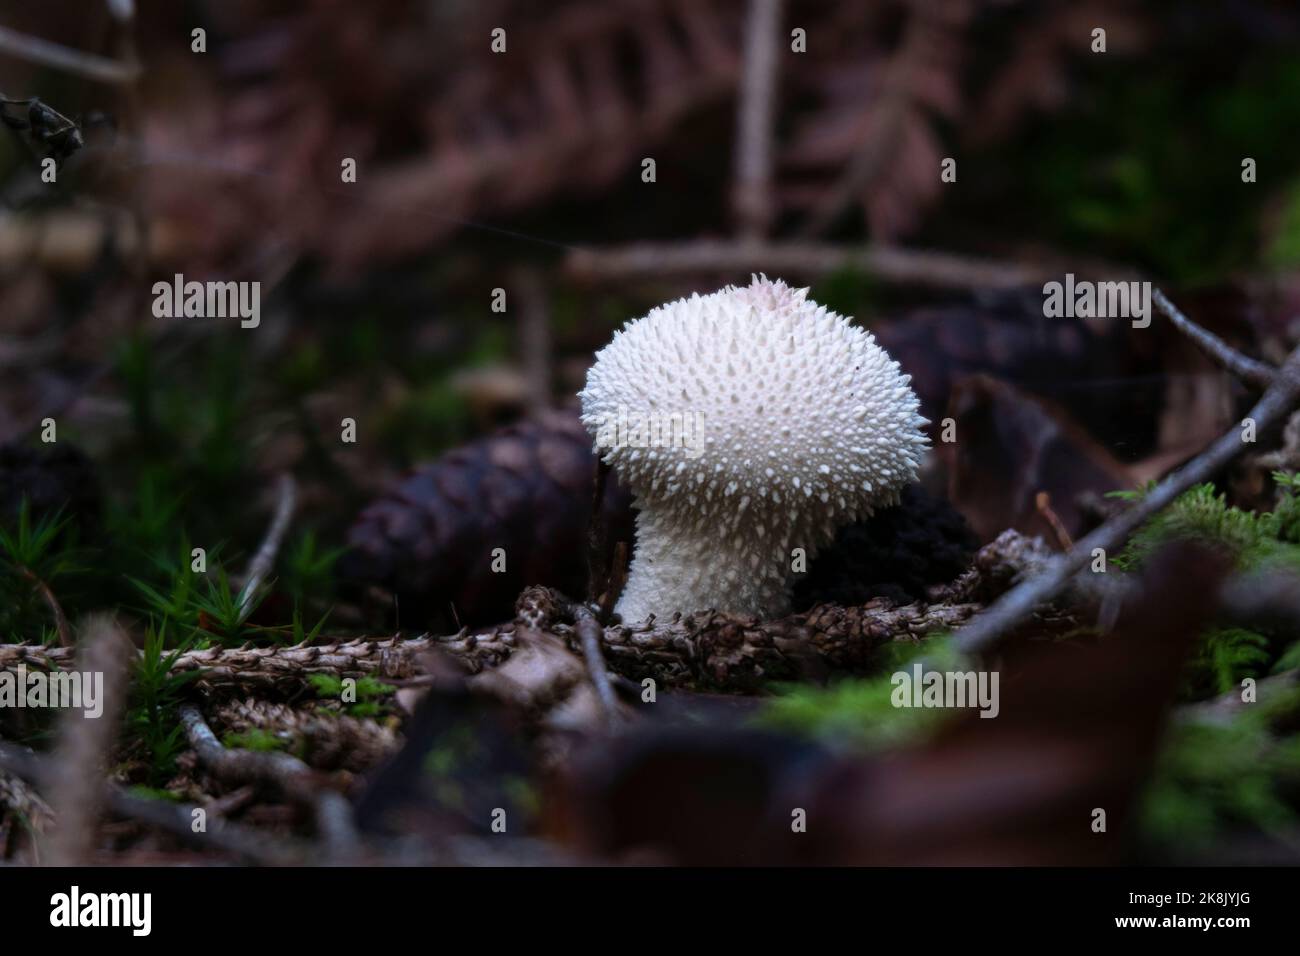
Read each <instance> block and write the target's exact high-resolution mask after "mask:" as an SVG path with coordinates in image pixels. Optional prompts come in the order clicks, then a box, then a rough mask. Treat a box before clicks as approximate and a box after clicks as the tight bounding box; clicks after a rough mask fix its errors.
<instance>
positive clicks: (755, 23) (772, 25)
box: [732, 0, 781, 239]
mask: <svg viewBox="0 0 1300 956" xmlns="http://www.w3.org/2000/svg"><path fill="white" fill-rule="evenodd" d="M780 29H781V0H750V3H749V11H748V14H747V16H746V22H745V59H744V68H743V70H742V72H741V77H740V98H739V100H738V105H737V110H736V112H737V121H736V151H735V173H736V184H735V189H734V192H733V195H732V204H733V207H734V208H735V212H736V219H737V222H738V224H739V229H740V235H741V236H742V237H744V238H746V239H758V238H759V237H761V236H763V235H765V234H766V233H767V231H768V228H769V226H770V225H771V223H772V217H773V215H774V214H775V209H774V208H773V203H772V128H773V126H774V124H775V118H776V79H777V68H778V65H779V63H780V59H779V57H778V55H777V54H778V50H779V44H780V40H779V38H778V31H779V30H780Z"/></svg>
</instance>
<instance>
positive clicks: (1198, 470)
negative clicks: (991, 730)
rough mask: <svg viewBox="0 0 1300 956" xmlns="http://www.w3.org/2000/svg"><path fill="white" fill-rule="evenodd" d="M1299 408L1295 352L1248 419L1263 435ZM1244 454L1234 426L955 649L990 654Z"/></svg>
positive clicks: (1028, 584)
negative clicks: (1095, 564) (1098, 554)
mask: <svg viewBox="0 0 1300 956" xmlns="http://www.w3.org/2000/svg"><path fill="white" fill-rule="evenodd" d="M1297 404H1300V348H1298V349H1296V350H1295V351H1294V352H1292V353H1291V355H1290V356H1289V357H1288V358H1287V360H1286V363H1285V364H1284V365H1283V366H1282V368H1281V369H1280V370H1279V372H1277V373H1276V375H1275V376H1274V379H1273V384H1272V385H1270V386H1269V388H1268V390H1267V391H1266V392H1265V393H1264V395H1263V396H1262V397H1261V398H1260V400H1259V402H1257V403H1256V405H1255V407H1254V408H1252V409H1251V410H1250V412H1249V413H1248V414H1247V418H1248V419H1251V420H1253V421H1254V423H1255V428H1256V429H1257V430H1259V431H1263V430H1265V429H1267V428H1269V427H1271V426H1272V425H1273V424H1275V423H1276V422H1278V421H1280V420H1281V419H1282V418H1284V417H1285V416H1286V415H1288V414H1289V413H1290V412H1291V410H1292V409H1293V408H1295V407H1296V405H1297ZM1245 448H1246V443H1245V442H1243V441H1242V438H1241V432H1240V431H1239V426H1234V427H1233V428H1232V429H1231V430H1229V431H1228V432H1226V433H1225V434H1223V435H1222V436H1221V437H1220V438H1218V439H1217V440H1216V441H1215V442H1214V443H1213V444H1212V445H1210V446H1209V447H1208V448H1207V449H1206V450H1205V451H1203V452H1201V454H1200V455H1198V456H1197V457H1196V458H1194V459H1193V460H1192V461H1190V462H1188V463H1187V464H1186V465H1184V466H1183V467H1182V468H1180V469H1179V470H1178V471H1176V472H1174V473H1173V474H1172V475H1170V476H1168V477H1167V478H1165V479H1164V481H1162V482H1160V484H1159V485H1157V486H1156V487H1155V488H1154V489H1153V490H1152V491H1151V492H1150V494H1148V495H1146V496H1145V497H1143V498H1142V500H1141V501H1139V502H1137V503H1136V504H1134V505H1133V506H1132V507H1131V508H1129V509H1128V510H1127V511H1122V512H1120V513H1119V514H1117V515H1115V516H1114V517H1113V518H1110V519H1109V520H1107V521H1106V522H1105V523H1104V524H1102V525H1101V527H1099V528H1097V529H1096V530H1095V531H1093V532H1092V533H1091V534H1089V535H1088V536H1087V537H1085V538H1084V539H1083V540H1081V541H1080V542H1079V543H1078V544H1076V545H1075V546H1074V549H1073V550H1072V551H1070V552H1068V553H1066V554H1062V555H1057V556H1055V557H1053V558H1052V559H1051V561H1049V562H1048V564H1047V565H1046V566H1045V567H1044V568H1043V569H1042V571H1041V572H1040V573H1038V574H1036V575H1034V576H1033V577H1031V578H1029V579H1028V580H1026V581H1024V582H1023V583H1021V584H1020V585H1018V586H1016V587H1015V588H1013V589H1012V590H1011V591H1009V592H1007V593H1006V594H1005V595H1003V596H1002V598H1001V599H999V600H998V601H997V603H995V604H994V605H993V606H991V607H990V608H989V609H988V610H986V611H985V612H984V613H982V614H980V615H979V616H978V617H976V618H975V619H974V620H973V621H971V623H969V624H968V625H966V627H964V628H963V629H962V630H961V631H959V632H958V633H957V636H956V644H957V647H958V649H960V650H961V651H963V652H965V653H968V654H978V653H983V652H985V651H987V650H989V649H990V648H991V647H992V646H993V645H994V644H995V643H997V641H998V640H1000V639H1001V638H1002V637H1003V636H1004V635H1005V634H1006V633H1007V632H1008V631H1010V630H1012V629H1013V628H1015V627H1016V626H1017V625H1018V624H1020V623H1021V622H1023V621H1024V620H1026V619H1027V618H1028V616H1029V615H1030V614H1032V613H1033V611H1034V609H1035V608H1037V607H1038V606H1039V605H1041V604H1043V603H1044V602H1046V601H1050V600H1052V599H1053V598H1054V597H1056V595H1058V594H1059V593H1060V592H1061V590H1062V589H1063V588H1064V587H1065V586H1066V585H1067V584H1068V583H1069V581H1070V579H1071V578H1073V577H1074V575H1075V574H1077V573H1079V572H1080V571H1082V570H1083V569H1084V568H1085V567H1086V566H1087V565H1088V564H1089V563H1090V562H1091V561H1092V560H1093V551H1094V550H1095V549H1097V548H1101V549H1102V550H1103V551H1105V552H1106V553H1111V552H1113V551H1115V550H1116V549H1118V548H1120V547H1122V546H1123V544H1124V542H1126V541H1127V540H1128V538H1129V536H1130V535H1132V534H1133V532H1134V531H1136V530H1137V529H1138V528H1140V527H1141V526H1142V525H1143V524H1145V523H1146V522H1147V520H1148V519H1150V518H1151V517H1152V516H1153V515H1155V514H1156V513H1157V512H1159V511H1161V510H1162V509H1164V508H1165V507H1167V506H1168V505H1169V504H1171V503H1172V502H1173V501H1174V499H1175V498H1177V497H1178V496H1179V495H1181V494H1182V493H1183V492H1184V491H1186V490H1187V489H1188V488H1191V487H1192V486H1193V485H1197V484H1200V483H1201V482H1204V481H1208V480H1209V479H1210V478H1212V477H1213V476H1214V475H1215V474H1216V473H1217V472H1218V471H1219V470H1220V469H1222V468H1223V467H1224V466H1225V465H1227V464H1228V463H1229V462H1231V461H1232V460H1233V459H1234V458H1236V457H1237V456H1238V455H1240V454H1241V453H1242V451H1243V450H1245Z"/></svg>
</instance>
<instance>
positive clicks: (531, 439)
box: [339, 412, 633, 630]
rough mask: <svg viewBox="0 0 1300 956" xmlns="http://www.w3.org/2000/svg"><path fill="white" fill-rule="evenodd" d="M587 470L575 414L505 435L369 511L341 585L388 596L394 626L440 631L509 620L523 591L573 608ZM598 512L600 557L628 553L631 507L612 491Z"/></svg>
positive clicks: (611, 487) (353, 533)
mask: <svg viewBox="0 0 1300 956" xmlns="http://www.w3.org/2000/svg"><path fill="white" fill-rule="evenodd" d="M595 465H596V462H595V457H594V455H593V454H592V452H591V439H590V437H589V436H588V435H587V432H586V430H585V429H584V428H583V426H582V423H581V422H579V421H578V417H577V415H576V413H573V412H547V413H544V414H542V415H541V416H539V417H537V418H536V419H532V420H529V421H525V422H520V423H518V424H515V425H511V426H509V427H507V428H504V429H502V430H500V431H498V432H496V433H494V434H492V435H490V436H488V437H487V438H483V439H480V440H478V441H475V442H472V443H470V444H468V445H465V446H464V447H462V448H458V449H456V450H454V451H452V452H449V453H448V454H446V455H444V456H442V457H441V458H440V459H438V460H437V461H435V462H433V463H432V464H429V465H426V466H424V467H422V468H419V469H418V470H416V471H415V472H414V473H413V474H412V475H411V476H410V477H408V478H407V479H406V480H405V481H403V482H402V484H400V485H399V486H398V487H397V488H395V489H393V490H392V491H391V492H389V493H388V494H386V495H384V496H383V497H381V498H380V499H379V500H377V501H375V502H373V503H371V504H370V505H369V506H367V507H366V508H365V510H364V511H362V513H361V515H360V516H359V517H358V518H357V519H356V521H355V522H354V523H353V525H352V527H351V529H349V531H348V539H347V540H348V544H349V546H350V549H351V550H350V551H349V553H348V554H347V555H345V557H344V558H343V559H342V560H341V561H340V567H339V571H340V575H341V576H342V577H343V578H344V579H345V580H348V581H352V582H357V583H361V584H372V585H380V586H382V587H384V588H387V589H388V590H390V591H392V592H393V593H394V594H395V595H396V597H397V599H398V602H399V604H398V613H399V615H400V618H401V624H402V626H411V627H428V628H432V629H438V630H447V629H454V628H455V626H456V624H457V623H459V624H461V625H464V626H466V627H478V626H482V625H488V624H493V623H496V622H498V621H505V620H509V619H510V618H511V617H512V616H513V614H514V603H515V598H516V597H518V595H519V592H520V591H522V590H523V589H524V587H526V586H528V585H534V584H537V585H545V586H547V587H553V588H556V589H558V590H560V591H562V592H564V593H565V594H568V595H571V596H575V597H579V598H580V597H583V596H585V595H586V590H587V528H588V524H589V522H590V517H591V499H592V492H593V487H594V485H593V482H594V478H595ZM604 508H605V515H606V521H607V522H608V525H607V526H608V528H609V533H608V535H607V543H608V546H609V549H610V550H612V548H613V546H614V543H616V542H618V541H620V540H621V541H627V542H629V543H631V541H632V533H633V532H632V518H631V508H630V496H629V495H628V494H627V493H626V492H624V491H622V490H621V489H619V488H618V486H617V485H616V484H615V483H614V482H613V481H612V480H611V481H610V482H609V483H608V484H607V486H606V489H605V497H604ZM497 548H500V549H502V551H503V552H504V555H503V558H502V559H503V560H504V562H505V570H504V571H503V572H500V573H498V572H494V571H493V564H494V552H495V549H497ZM605 559H606V560H607V561H608V560H609V555H608V554H607V555H606V556H605ZM498 566H499V564H498ZM453 607H454V609H455V613H454V616H453V615H452V614H451V609H452V608H453Z"/></svg>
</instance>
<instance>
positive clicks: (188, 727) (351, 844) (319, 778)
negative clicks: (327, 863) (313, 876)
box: [180, 704, 358, 861]
mask: <svg viewBox="0 0 1300 956" xmlns="http://www.w3.org/2000/svg"><path fill="white" fill-rule="evenodd" d="M180 717H181V726H182V727H184V728H185V737H186V739H187V740H189V742H190V746H191V747H193V748H194V752H195V754H196V755H197V756H198V758H199V763H200V764H202V765H203V766H204V767H206V768H207V770H208V771H209V772H211V773H212V774H213V775H214V776H215V777H217V778H219V779H222V780H226V781H228V782H230V783H236V784H243V783H269V784H272V785H273V786H275V787H277V788H278V789H279V790H281V791H282V792H283V793H284V794H285V796H287V797H289V798H290V799H293V800H296V801H298V802H300V803H303V804H305V805H307V806H309V807H311V808H312V811H313V813H314V815H315V817H316V826H317V829H318V830H319V831H320V832H321V834H322V835H323V836H324V838H325V844H326V847H327V855H328V858H329V859H330V860H331V861H341V860H344V859H350V858H352V857H353V856H354V855H355V853H356V848H357V845H358V838H357V834H356V829H355V825H354V823H353V820H352V809H351V806H350V805H349V804H348V802H347V800H346V799H345V798H344V797H343V795H342V794H340V793H338V792H336V791H334V790H331V789H329V788H328V787H325V786H323V783H324V775H322V774H320V773H318V772H317V771H315V770H313V769H312V768H311V767H309V766H307V764H305V763H303V762H302V761H301V760H299V759H298V758H297V757H293V756H290V755H289V754H285V753H259V752H257V751H253V750H241V749H238V748H232V747H226V746H225V745H224V744H222V743H221V741H220V740H218V739H217V735H216V734H214V733H213V732H212V728H211V727H209V726H208V723H207V721H206V720H204V719H203V714H202V713H200V712H199V709H198V708H197V707H195V706H194V705H192V704H186V705H184V706H182V707H181V710H180Z"/></svg>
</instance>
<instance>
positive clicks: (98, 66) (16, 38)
mask: <svg viewBox="0 0 1300 956" xmlns="http://www.w3.org/2000/svg"><path fill="white" fill-rule="evenodd" d="M0 53H8V54H9V55H10V56H14V57H17V58H18V59H20V60H27V61H28V62H29V63H38V64H40V65H41V66H48V67H53V68H54V69H56V70H63V71H64V72H66V73H73V74H75V75H77V76H81V77H85V78H86V79H88V80H96V81H98V82H100V83H130V82H131V81H132V80H134V79H135V78H136V77H137V76H139V75H140V64H139V63H134V62H131V63H121V62H119V61H117V60H110V59H108V58H107V57H103V56H97V55H95V54H94V53H85V52H83V51H81V50H74V49H73V48H72V47H68V46H63V45H62V44H61V43H51V42H50V41H49V40H42V39H41V38H40V37H34V36H31V35H29V34H26V33H20V32H19V31H17V30H11V29H10V28H9V27H3V26H0Z"/></svg>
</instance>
